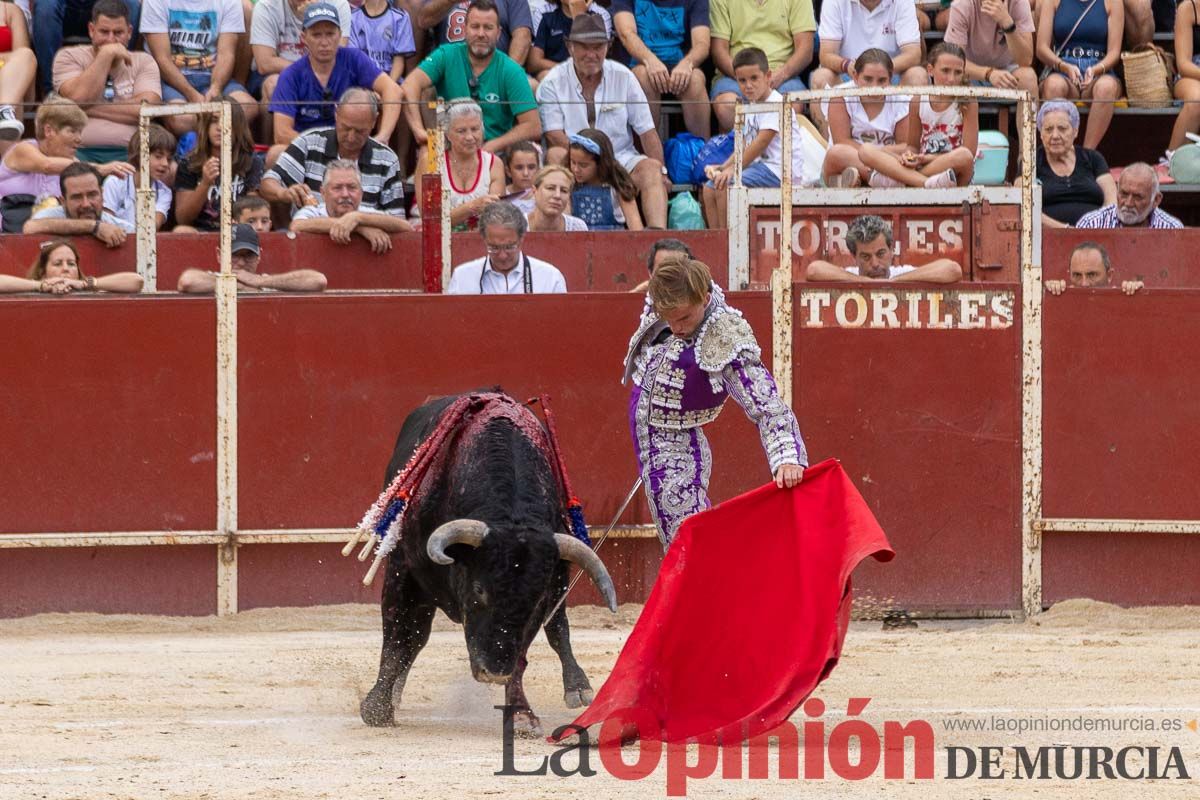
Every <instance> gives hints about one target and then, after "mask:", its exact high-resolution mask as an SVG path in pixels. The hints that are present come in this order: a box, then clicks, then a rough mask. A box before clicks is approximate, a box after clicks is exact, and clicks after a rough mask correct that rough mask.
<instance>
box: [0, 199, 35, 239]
mask: <svg viewBox="0 0 1200 800" xmlns="http://www.w3.org/2000/svg"><path fill="white" fill-rule="evenodd" d="M35 202H37V198H36V197H34V196H33V195H31V194H6V195H4V197H0V219H2V220H3V222H2V224H0V230H3V232H4V233H20V232H21V231H22V229H23V228H24V227H25V223H26V222H28V221H29V218H30V217H31V216H33V204H34V203H35Z"/></svg>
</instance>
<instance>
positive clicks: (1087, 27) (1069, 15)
mask: <svg viewBox="0 0 1200 800" xmlns="http://www.w3.org/2000/svg"><path fill="white" fill-rule="evenodd" d="M1109 5H1111V6H1112V8H1111V9H1109V8H1108V6H1109ZM1038 14H1039V15H1040V16H1041V19H1040V20H1038V26H1037V57H1038V61H1040V62H1042V63H1043V64H1045V65H1047V66H1048V67H1049V68H1050V74H1049V75H1048V76H1047V77H1045V78H1044V79H1043V80H1042V86H1041V94H1042V98H1043V99H1045V100H1053V99H1056V98H1067V99H1070V100H1077V99H1079V98H1083V99H1084V100H1091V101H1092V103H1091V105H1090V107H1089V108H1088V124H1087V133H1086V134H1085V135H1084V138H1083V146H1084V147H1086V148H1089V149H1092V150H1094V149H1096V148H1098V147H1099V146H1100V140H1101V139H1103V138H1104V134H1105V133H1107V132H1108V126H1109V124H1110V123H1111V122H1112V115H1113V102H1114V101H1116V100H1118V99H1120V97H1121V92H1122V88H1121V81H1120V80H1118V79H1117V77H1116V75H1114V74H1113V70H1114V69H1115V68H1116V67H1117V66H1119V65H1120V63H1121V34H1122V32H1123V31H1124V28H1123V23H1124V13H1123V11H1122V7H1121V3H1120V0H1097V2H1092V1H1091V0H1043V2H1042V3H1041V4H1040V5H1039V6H1038Z"/></svg>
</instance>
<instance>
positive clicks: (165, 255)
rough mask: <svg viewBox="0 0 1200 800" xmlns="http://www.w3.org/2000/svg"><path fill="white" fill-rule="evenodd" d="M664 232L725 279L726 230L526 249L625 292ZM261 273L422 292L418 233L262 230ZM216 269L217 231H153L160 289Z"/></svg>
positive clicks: (572, 276) (23, 239) (7, 270)
mask: <svg viewBox="0 0 1200 800" xmlns="http://www.w3.org/2000/svg"><path fill="white" fill-rule="evenodd" d="M664 236H675V237H677V238H680V239H683V240H684V241H686V242H688V244H689V245H690V246H691V247H692V248H693V251H694V252H695V254H696V256H697V257H698V258H700V259H701V260H703V261H705V263H707V264H708V265H709V266H710V267H711V268H712V270H713V277H714V278H716V280H717V282H718V283H719V284H721V285H722V286H725V285H726V284H727V282H728V267H727V262H728V245H727V238H726V235H725V231H640V232H612V231H608V232H604V233H571V234H559V233H531V234H528V235H527V236H526V238H525V252H526V253H528V254H529V255H531V256H533V257H535V258H541V259H544V260H546V261H549V262H551V263H553V264H554V265H555V266H556V267H558V268H559V269H560V270H561V271H562V273H563V276H564V277H565V278H566V281H567V288H568V289H569V290H571V291H572V292H579V291H595V292H610V291H611V292H624V291H628V290H630V289H632V288H633V287H634V286H636V285H637V284H639V283H641V282H642V281H643V280H645V278H646V276H647V273H646V256H647V254H648V253H649V252H650V245H651V244H653V243H654V242H655V241H656V240H658V239H661V238H663V237H664ZM45 240H46V237H41V236H4V237H0V273H3V274H6V275H24V274H25V273H26V271H27V270H28V269H29V266H30V265H31V264H32V263H33V261H34V259H36V258H37V254H38V248H39V246H40V245H41V243H42V242H43V241H45ZM72 241H73V243H74V244H75V245H76V247H78V248H79V251H80V259H81V261H82V262H83V268H84V271H85V272H87V273H89V274H93V275H106V274H108V273H110V272H119V271H122V270H136V269H137V251H136V248H135V246H134V239H133V237H130V238H129V239H127V240H126V242H125V244H123V245H122V246H120V247H118V248H115V249H111V250H110V249H108V248H106V247H104V245H102V244H101V243H100V242H99V241H97V240H96V239H93V238H91V237H89V236H77V237H74V239H73V240H72ZM262 248H263V258H262V266H261V267H260V269H261V271H263V272H283V271H286V270H290V269H297V268H300V267H309V268H312V269H318V270H320V271H322V272H324V273H325V276H326V277H327V278H328V279H329V288H330V289H407V290H409V291H413V292H419V291H421V290H422V287H423V283H422V266H421V253H422V243H421V234H419V233H405V234H397V235H395V236H393V237H392V250H391V252H389V253H387V254H385V255H375V254H374V253H372V252H371V249H370V247H369V246H368V245H367V242H366V241H365V240H359V239H355V240H354V241H353V242H352V243H351V244H349V245H339V244H335V243H334V242H332V241H331V240H330V239H329V237H328V236H320V235H317V234H289V233H268V234H264V235H263V236H262ZM453 248H454V249H453V253H454V255H453V262H454V265H457V264H461V263H462V262H464V261H469V260H471V259H473V258H480V257H481V256H483V255H484V251H483V240H482V239H481V238H480V236H479V234H478V233H461V234H455V235H454V240H453ZM189 268H197V269H205V270H215V269H217V237H216V236H215V235H214V234H183V233H169V234H160V235H159V237H158V289H159V291H174V290H175V287H176V286H177V285H178V284H179V276H180V275H181V274H182V273H183V271H184V270H185V269H189Z"/></svg>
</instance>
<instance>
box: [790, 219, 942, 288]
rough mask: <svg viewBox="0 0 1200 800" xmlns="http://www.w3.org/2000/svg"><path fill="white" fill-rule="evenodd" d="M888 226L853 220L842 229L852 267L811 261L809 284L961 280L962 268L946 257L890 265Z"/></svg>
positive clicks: (869, 220) (889, 234)
mask: <svg viewBox="0 0 1200 800" xmlns="http://www.w3.org/2000/svg"><path fill="white" fill-rule="evenodd" d="M893 245H894V241H893V239H892V226H891V225H889V224H888V223H887V222H886V221H885V220H884V219H883V218H882V217H877V216H875V215H874V214H864V215H863V216H861V217H857V218H855V219H854V220H853V221H852V222H851V223H850V227H849V228H847V230H846V249H848V250H849V251H850V254H851V255H852V256H854V266H852V267H846V268H842V267H838V266H835V265H833V264H830V263H829V262H828V261H820V260H816V261H811V262H809V265H808V279H809V280H810V281H863V280H872V281H897V282H900V281H913V282H920V283H954V282H956V281H960V280H962V276H963V272H962V266H961V265H960V264H959V263H958V262H956V261H951V260H950V259H948V258H938V259H934V260H933V261H930V262H929V263H928V264H925V265H923V266H920V267H914V266H910V265H907V264H893V263H892V259H893V258H895V251H894V249H893Z"/></svg>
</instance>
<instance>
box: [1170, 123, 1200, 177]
mask: <svg viewBox="0 0 1200 800" xmlns="http://www.w3.org/2000/svg"><path fill="white" fill-rule="evenodd" d="M1188 138H1189V139H1192V142H1191V143H1190V144H1185V145H1182V146H1181V147H1177V148H1175V152H1174V153H1172V154H1171V166H1170V173H1171V177H1172V178H1174V179H1175V182H1176V183H1192V184H1195V183H1200V144H1197V143H1196V140H1197V139H1200V137H1197V136H1196V135H1195V134H1194V133H1189V134H1188Z"/></svg>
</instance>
